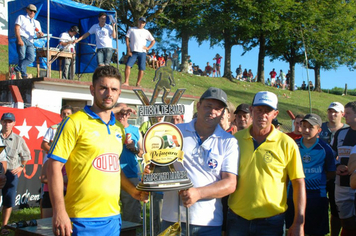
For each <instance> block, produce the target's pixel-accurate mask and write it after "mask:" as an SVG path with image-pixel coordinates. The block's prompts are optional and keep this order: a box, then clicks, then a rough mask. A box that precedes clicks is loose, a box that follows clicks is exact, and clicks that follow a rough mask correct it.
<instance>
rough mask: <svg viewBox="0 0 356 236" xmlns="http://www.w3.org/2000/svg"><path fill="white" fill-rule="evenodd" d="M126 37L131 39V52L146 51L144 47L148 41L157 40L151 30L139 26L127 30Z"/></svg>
mask: <svg viewBox="0 0 356 236" xmlns="http://www.w3.org/2000/svg"><path fill="white" fill-rule="evenodd" d="M126 37H127V38H129V39H130V49H131V52H146V50H145V49H143V47H145V46H146V43H147V41H150V42H152V41H153V40H155V39H154V38H153V36H152V34H151V33H150V31H148V30H146V29H139V28H137V27H132V28H130V29H129V31H127V34H126Z"/></svg>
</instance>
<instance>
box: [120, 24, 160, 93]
mask: <svg viewBox="0 0 356 236" xmlns="http://www.w3.org/2000/svg"><path fill="white" fill-rule="evenodd" d="M145 25H146V18H145V17H140V19H138V27H132V28H130V29H129V31H128V32H127V34H126V47H127V55H128V56H129V59H128V60H127V63H126V68H125V83H123V84H122V85H124V86H129V77H130V73H131V67H132V66H133V65H134V64H135V62H136V60H138V78H137V82H136V86H140V82H141V80H142V76H143V71H144V70H145V69H146V53H147V51H149V50H150V49H151V48H152V47H153V45H154V44H155V42H156V41H155V39H154V38H153V36H152V34H151V33H150V32H149V31H148V30H146V29H144V27H145ZM147 40H148V41H150V42H151V43H150V45H149V46H148V47H147V46H146V41H147Z"/></svg>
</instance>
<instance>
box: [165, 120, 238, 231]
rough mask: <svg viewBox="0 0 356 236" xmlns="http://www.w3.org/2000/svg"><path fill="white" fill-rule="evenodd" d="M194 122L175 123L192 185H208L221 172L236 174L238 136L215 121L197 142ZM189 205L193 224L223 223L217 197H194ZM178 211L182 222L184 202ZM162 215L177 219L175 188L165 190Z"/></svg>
mask: <svg viewBox="0 0 356 236" xmlns="http://www.w3.org/2000/svg"><path fill="white" fill-rule="evenodd" d="M195 122H196V119H194V120H192V121H191V122H190V123H184V124H178V125H177V127H178V128H179V129H180V131H181V132H182V134H183V151H184V160H183V164H184V167H185V169H186V170H187V172H188V176H189V178H190V180H191V181H192V183H193V185H194V187H195V188H197V187H203V186H207V185H210V184H212V183H214V182H217V181H219V180H221V179H222V178H221V174H222V172H228V173H232V174H234V175H237V174H238V163H239V148H238V144H237V139H236V138H235V137H234V136H232V135H231V134H229V133H227V132H226V131H225V130H223V129H222V128H221V127H220V125H218V126H217V127H216V129H215V131H214V133H213V134H212V135H211V136H210V137H209V138H207V139H206V140H205V141H204V142H203V143H202V144H201V145H199V143H198V138H197V134H196V131H195V128H194V124H195ZM197 154H198V155H197ZM175 164H176V163H175ZM175 168H176V170H179V169H178V168H179V165H175ZM189 209H190V223H191V224H193V225H201V226H221V225H222V221H223V209H222V203H221V199H220V198H213V199H203V200H200V201H197V202H196V203H195V204H194V205H192V206H191V207H190V208H189ZM181 213H182V214H181V220H182V222H186V216H185V208H184V207H183V206H181ZM162 219H163V220H166V221H169V222H178V194H177V191H169V192H165V193H164V198H163V207H162Z"/></svg>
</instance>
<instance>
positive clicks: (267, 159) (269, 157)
mask: <svg viewBox="0 0 356 236" xmlns="http://www.w3.org/2000/svg"><path fill="white" fill-rule="evenodd" d="M263 160H264V161H265V162H266V163H271V162H272V160H273V155H272V153H271V152H269V151H267V152H266V153H265V155H264V156H263Z"/></svg>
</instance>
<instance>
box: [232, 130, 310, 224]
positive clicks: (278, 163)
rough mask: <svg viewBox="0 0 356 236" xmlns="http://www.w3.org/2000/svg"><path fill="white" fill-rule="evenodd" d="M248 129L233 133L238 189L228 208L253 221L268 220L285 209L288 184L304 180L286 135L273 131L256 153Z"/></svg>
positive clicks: (301, 166) (298, 162)
mask: <svg viewBox="0 0 356 236" xmlns="http://www.w3.org/2000/svg"><path fill="white" fill-rule="evenodd" d="M251 127H252V126H250V127H249V128H247V129H244V130H241V131H239V132H237V133H236V134H235V137H236V138H237V140H238V142H239V147H240V166H239V179H238V183H237V188H236V191H235V192H234V193H232V194H231V195H230V197H229V201H228V205H229V207H230V209H231V210H232V211H233V212H234V213H235V214H237V215H239V216H241V217H243V218H245V219H247V220H252V219H256V218H267V217H271V216H274V215H277V214H280V213H283V212H285V211H286V210H287V204H286V202H287V185H288V182H287V181H288V177H289V179H290V180H293V179H298V178H304V171H303V165H302V162H301V158H300V154H299V149H298V146H297V144H296V143H295V142H294V140H293V139H291V138H290V137H289V136H287V135H286V134H283V133H282V132H280V131H278V130H276V129H275V128H274V126H273V125H272V131H271V133H270V134H269V135H268V137H267V138H266V140H265V142H263V143H262V144H261V145H260V146H259V147H258V148H257V149H256V150H255V148H254V144H253V138H252V136H251V135H250V129H251Z"/></svg>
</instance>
